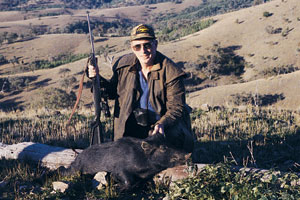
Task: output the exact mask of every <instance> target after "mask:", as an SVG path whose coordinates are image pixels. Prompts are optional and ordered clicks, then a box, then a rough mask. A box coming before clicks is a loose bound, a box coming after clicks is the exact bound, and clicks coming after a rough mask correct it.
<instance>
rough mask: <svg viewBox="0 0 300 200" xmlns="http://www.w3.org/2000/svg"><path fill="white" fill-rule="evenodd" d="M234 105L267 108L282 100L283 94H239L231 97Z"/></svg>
mask: <svg viewBox="0 0 300 200" xmlns="http://www.w3.org/2000/svg"><path fill="white" fill-rule="evenodd" d="M231 98H232V99H231V102H232V103H233V104H234V105H238V106H239V105H252V106H268V105H272V104H274V103H276V102H278V101H281V100H283V99H284V96H283V94H265V95H261V94H254V93H241V94H234V95H231Z"/></svg>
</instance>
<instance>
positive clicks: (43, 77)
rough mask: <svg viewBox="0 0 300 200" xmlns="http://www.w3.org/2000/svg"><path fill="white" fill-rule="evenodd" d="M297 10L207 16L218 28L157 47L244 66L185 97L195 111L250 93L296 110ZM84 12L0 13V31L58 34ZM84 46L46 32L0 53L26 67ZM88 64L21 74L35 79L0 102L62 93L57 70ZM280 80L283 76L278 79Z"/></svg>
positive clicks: (103, 42) (182, 57)
mask: <svg viewBox="0 0 300 200" xmlns="http://www.w3.org/2000/svg"><path fill="white" fill-rule="evenodd" d="M197 3H199V2H198V1H196V0H186V1H183V3H182V4H179V5H180V6H179V5H177V4H174V3H161V4H155V5H151V7H155V9H150V8H149V7H147V6H144V5H143V6H133V7H130V9H129V8H128V7H121V8H110V9H100V10H98V9H95V10H90V14H91V16H92V17H94V18H101V17H102V18H103V16H105V18H106V20H108V21H109V20H112V19H117V18H120V17H121V18H126V19H136V21H139V22H147V20H148V19H149V18H147V17H145V16H143V14H142V13H143V11H147V12H148V14H147V16H150V15H157V14H160V13H164V12H180V11H181V10H183V9H184V8H187V7H189V6H191V5H194V6H195V5H198V4H197ZM299 9H300V2H299V1H298V0H286V1H281V0H274V1H271V2H268V3H265V4H262V5H258V6H253V7H250V8H245V9H241V10H239V11H234V12H230V13H227V14H222V15H217V16H214V17H212V19H213V20H215V23H214V24H213V25H211V26H210V27H208V28H206V29H204V30H202V31H200V32H197V33H194V34H192V35H189V36H186V37H183V38H180V39H178V40H175V41H171V42H163V43H160V44H159V51H161V52H162V53H164V54H166V55H167V56H169V57H170V58H172V59H174V61H175V62H178V63H182V64H183V66H185V67H186V65H185V64H187V63H193V64H195V65H199V64H200V62H201V61H199V56H207V55H210V54H211V49H212V47H213V46H214V45H215V44H218V45H219V46H220V47H222V48H227V49H230V50H232V53H234V55H236V56H239V57H241V58H242V59H243V60H244V61H245V63H246V66H245V68H244V73H242V74H240V75H239V76H234V75H221V76H217V78H215V79H212V80H206V81H204V82H201V83H199V85H198V86H199V87H198V88H205V87H208V88H206V89H202V90H199V91H195V92H189V94H188V102H189V103H190V104H191V105H192V106H193V107H199V106H200V105H202V104H209V105H225V106H228V105H230V106H233V105H232V101H234V99H233V98H234V97H233V96H231V95H235V96H238V95H237V94H239V95H240V96H243V95H246V96H247V95H248V98H249V94H250V93H251V94H252V93H254V96H255V95H256V96H259V95H261V96H262V97H263V96H264V95H271V97H272V96H273V97H277V96H278V95H279V96H280V99H278V101H274V102H272V104H271V105H272V106H275V107H281V108H288V109H298V107H299V106H298V105H300V100H299V98H298V95H296V94H297V89H298V88H297V79H299V78H298V76H300V74H299V72H297V70H298V68H300V59H299V57H300V40H299V38H300V30H299V29H300V26H299V25H300V14H299V12H297V11H298V10H299ZM52 11H54V10H52ZM58 11H59V12H60V11H62V10H55V12H58ZM12 12H13V13H14V12H17V11H12ZM38 12H40V11H38ZM43 12H44V11H43ZM64 12H66V11H64ZM265 12H268V13H269V15H268V16H264V15H265V14H264V13H265ZM68 13H69V14H68ZM70 13H72V14H70ZM85 13H86V10H68V12H66V13H65V14H62V15H58V16H43V17H40V18H37V17H34V16H33V15H30V16H33V17H32V18H31V17H28V19H26V20H24V16H23V17H22V16H20V17H19V16H18V15H16V13H15V14H12V13H11V12H1V13H0V16H1V17H0V20H3V21H2V22H1V29H0V31H18V32H20V31H21V30H22V31H24V33H25V32H26V30H27V31H28V30H30V26H33V25H47V26H48V27H51V29H52V30H53V29H56V28H62V27H64V26H65V25H66V24H68V23H70V22H71V21H74V20H75V21H76V20H79V19H82V20H85ZM2 16H5V17H2ZM28 16H29V15H28ZM37 16H38V15H37ZM28 27H29V28H28ZM275 30H277V32H276V31H275ZM278 30H280V31H278ZM95 40H96V43H95V45H96V48H97V47H99V48H100V47H105V46H107V47H108V48H109V49H110V50H109V52H110V53H109V55H110V56H115V57H117V56H119V55H122V54H124V53H126V52H128V38H127V37H107V36H106V37H96V38H95ZM89 48H90V46H89V43H88V39H87V36H86V35H85V34H49V35H40V36H37V37H34V38H32V39H29V40H26V41H21V42H15V43H12V44H3V45H1V48H0V54H3V55H5V56H6V57H7V58H8V59H13V58H14V56H15V57H17V58H18V59H19V61H20V62H21V61H22V60H23V62H25V63H29V62H31V61H33V60H35V59H38V58H39V59H48V58H51V57H55V56H58V55H61V54H64V53H66V52H69V53H72V54H86V53H88V52H89V51H90V50H89ZM85 62H86V59H83V60H80V61H76V62H74V63H71V64H67V65H63V66H60V67H57V68H54V69H44V70H37V71H34V72H26V73H21V74H18V76H32V77H35V78H32V80H33V81H31V82H30V84H31V86H29V88H28V89H27V90H23V91H22V92H18V93H7V94H6V95H5V96H2V98H1V99H0V101H1V104H2V105H14V106H19V105H24V104H27V103H28V102H30V101H31V99H34V98H35V96H36V95H37V96H38V95H39V90H38V88H40V87H42V88H47V87H53V86H55V87H61V86H60V83H59V82H60V81H61V79H62V75H60V74H59V72H60V70H61V69H62V68H68V69H70V70H71V72H70V73H69V75H70V76H75V77H76V78H77V80H79V76H80V75H79V74H78V73H79V72H80V71H81V70H82V68H83V66H84V65H85ZM104 62H105V61H104V58H103V57H101V59H100V63H104ZM108 65H109V64H108V63H106V64H104V65H101V67H102V66H103V67H102V68H101V70H102V73H103V74H105V76H107V77H108V76H109V75H110V73H111V72H110V68H109V67H108ZM12 67H13V65H12V64H11V63H8V64H5V65H1V66H0V78H2V79H5V77H7V72H9V71H11V69H12ZM283 69H287V70H283ZM186 70H187V71H188V72H191V73H193V74H195V75H197V74H199V70H200V69H199V68H197V67H190V68H186ZM282 71H283V72H282ZM294 71H295V72H294ZM284 73H289V74H284ZM278 74H280V76H277V75H278ZM40 83H44V84H40ZM276 95H277V96H276ZM89 98H90V94H89V90H86V91H85V94H84V99H89ZM235 98H236V97H235ZM250 98H251V97H250ZM89 101H90V100H89ZM86 103H88V102H86ZM234 106H236V105H234Z"/></svg>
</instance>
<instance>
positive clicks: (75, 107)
mask: <svg viewBox="0 0 300 200" xmlns="http://www.w3.org/2000/svg"><path fill="white" fill-rule="evenodd" d="M89 60H90V59H88V61H87V63H86V67H85V69H87V67H88V64H89ZM84 76H85V73H83V75H82V77H81V80H80V83H79V89H78V93H77V99H76V102H75V105H74V107H73V109H72V113H71V115H70V117H69V120H68V122H67V126H68V125H69V124H70V122H71V118H72V116H73V115H74V113H75V111H76V109H77V106H78V103H79V101H80V98H81V94H82V90H83V81H84Z"/></svg>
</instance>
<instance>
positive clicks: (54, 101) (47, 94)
mask: <svg viewBox="0 0 300 200" xmlns="http://www.w3.org/2000/svg"><path fill="white" fill-rule="evenodd" d="M40 92H41V97H42V99H40V100H39V102H38V103H37V106H38V107H47V108H50V109H62V108H71V107H72V106H73V105H74V103H75V101H76V95H75V93H74V92H73V91H71V92H70V93H67V92H66V91H65V90H62V89H59V88H47V89H45V90H42V91H40Z"/></svg>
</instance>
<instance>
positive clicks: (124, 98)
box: [105, 52, 193, 140]
mask: <svg viewBox="0 0 300 200" xmlns="http://www.w3.org/2000/svg"><path fill="white" fill-rule="evenodd" d="M137 63H138V59H137V58H136V56H135V55H134V54H133V53H131V54H127V55H124V56H122V57H120V58H119V59H118V60H116V61H115V62H114V64H113V76H112V78H111V79H110V81H109V82H108V83H107V84H105V85H106V88H107V91H108V93H109V97H110V98H111V99H115V108H114V139H115V140H116V139H119V138H121V137H123V134H124V131H125V123H126V121H127V119H128V117H129V115H130V114H131V113H132V111H133V109H134V108H135V107H136V106H137V105H138V103H139V98H140V95H141V92H140V91H139V89H138V82H139V79H138V75H137V74H138V68H137V67H138V64H137ZM185 76H186V74H185V73H184V72H183V71H182V70H181V69H180V68H179V67H178V66H177V65H176V64H175V63H174V62H173V61H171V60H170V59H169V58H167V57H166V56H164V55H163V54H161V53H160V52H157V53H156V58H155V61H154V66H153V67H152V68H151V71H150V72H149V74H148V85H149V101H150V103H151V105H152V107H153V109H154V110H155V112H156V114H158V115H159V116H160V119H159V120H158V121H157V123H159V124H162V125H164V128H165V130H167V129H168V128H169V127H174V126H175V125H176V126H178V125H179V126H180V127H181V129H182V130H183V131H184V132H185V134H188V136H187V137H188V138H186V139H188V140H191V139H192V137H193V134H192V133H191V123H190V118H189V111H188V109H187V108H188V106H187V105H186V100H185V88H184V83H183V80H184V78H185Z"/></svg>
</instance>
